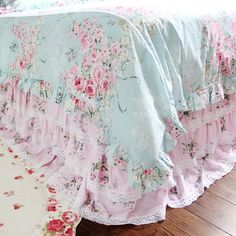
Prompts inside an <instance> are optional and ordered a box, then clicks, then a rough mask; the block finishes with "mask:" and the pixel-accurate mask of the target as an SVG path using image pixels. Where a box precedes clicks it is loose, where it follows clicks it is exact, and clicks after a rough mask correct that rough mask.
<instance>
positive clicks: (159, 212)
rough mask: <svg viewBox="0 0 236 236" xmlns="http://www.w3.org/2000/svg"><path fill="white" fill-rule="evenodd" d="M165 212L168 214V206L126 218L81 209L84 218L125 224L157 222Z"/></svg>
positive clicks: (162, 217) (108, 223)
mask: <svg viewBox="0 0 236 236" xmlns="http://www.w3.org/2000/svg"><path fill="white" fill-rule="evenodd" d="M165 214H166V206H163V208H159V209H158V210H157V212H156V213H155V214H153V215H146V216H140V217H135V218H130V219H124V218H121V217H114V216H111V217H109V218H107V217H105V216H104V215H102V214H99V213H97V212H91V211H90V210H89V209H87V208H83V207H82V208H81V209H80V215H81V216H82V217H83V218H85V219H88V220H91V221H95V222H97V223H99V224H104V225H124V224H133V225H143V224H150V223H156V222H158V221H162V220H164V219H165Z"/></svg>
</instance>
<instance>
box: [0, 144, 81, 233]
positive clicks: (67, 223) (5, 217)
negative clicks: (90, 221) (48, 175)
mask: <svg viewBox="0 0 236 236" xmlns="http://www.w3.org/2000/svg"><path fill="white" fill-rule="evenodd" d="M0 170H1V174H2V176H4V181H2V182H1V184H0V209H1V211H0V234H1V235H8V236H13V235H15V234H16V231H17V234H19V235H24V236H42V235H43V236H56V235H57V236H58V235H61V236H62V235H64V236H72V235H75V232H76V226H77V225H78V223H79V222H80V219H81V218H80V216H79V215H78V214H76V213H74V212H72V211H71V210H70V209H69V208H67V206H66V204H65V202H64V201H61V200H59V199H58V198H57V194H56V191H55V189H53V188H52V187H50V186H46V185H45V184H44V181H45V179H44V178H45V176H44V174H42V173H35V172H34V171H33V170H32V169H31V168H30V166H28V165H27V163H26V162H25V161H23V159H22V158H21V156H19V155H17V154H16V152H14V151H13V150H12V148H9V147H7V145H6V144H5V143H4V142H3V140H0Z"/></svg>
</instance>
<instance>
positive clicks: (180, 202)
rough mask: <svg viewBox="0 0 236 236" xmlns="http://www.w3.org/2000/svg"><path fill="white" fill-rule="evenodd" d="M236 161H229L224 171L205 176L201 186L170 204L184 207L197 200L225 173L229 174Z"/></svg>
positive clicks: (170, 205)
mask: <svg viewBox="0 0 236 236" xmlns="http://www.w3.org/2000/svg"><path fill="white" fill-rule="evenodd" d="M234 166H235V162H228V163H226V166H225V168H224V171H223V172H221V173H219V172H218V173H215V174H213V175H208V176H205V178H206V181H205V183H204V185H202V186H201V188H198V189H196V191H193V192H191V193H190V194H189V195H188V196H187V197H185V198H183V199H180V200H177V201H169V202H168V204H167V205H168V206H169V207H171V208H183V207H186V206H188V205H190V204H192V203H193V202H195V201H196V200H197V199H198V198H199V197H200V196H202V195H203V194H204V193H205V188H209V187H210V186H211V185H212V184H214V183H215V181H217V180H219V179H221V178H222V177H224V176H225V175H227V174H229V173H230V172H231V170H232V169H233V168H234Z"/></svg>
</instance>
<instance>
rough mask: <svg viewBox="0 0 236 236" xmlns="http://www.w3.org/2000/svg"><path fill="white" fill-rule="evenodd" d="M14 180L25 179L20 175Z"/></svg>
mask: <svg viewBox="0 0 236 236" xmlns="http://www.w3.org/2000/svg"><path fill="white" fill-rule="evenodd" d="M14 179H15V180H22V179H23V176H21V175H18V176H15V177H14Z"/></svg>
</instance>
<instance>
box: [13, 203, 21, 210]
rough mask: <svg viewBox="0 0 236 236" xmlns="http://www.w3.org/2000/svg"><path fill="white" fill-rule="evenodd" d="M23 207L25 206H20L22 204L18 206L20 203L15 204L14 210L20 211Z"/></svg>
mask: <svg viewBox="0 0 236 236" xmlns="http://www.w3.org/2000/svg"><path fill="white" fill-rule="evenodd" d="M21 207H23V205H20V204H18V203H15V204H13V208H14V209H15V210H18V209H20V208H21Z"/></svg>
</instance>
